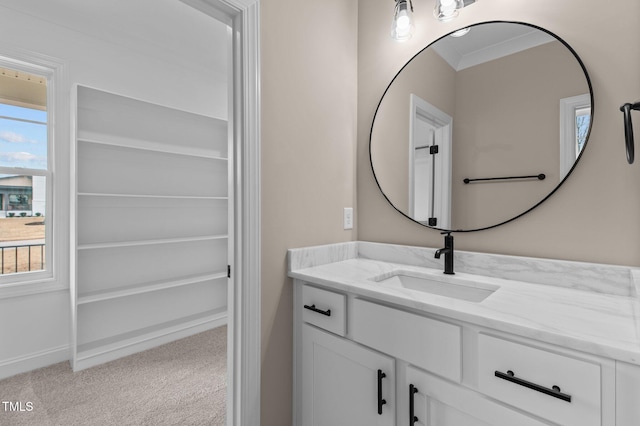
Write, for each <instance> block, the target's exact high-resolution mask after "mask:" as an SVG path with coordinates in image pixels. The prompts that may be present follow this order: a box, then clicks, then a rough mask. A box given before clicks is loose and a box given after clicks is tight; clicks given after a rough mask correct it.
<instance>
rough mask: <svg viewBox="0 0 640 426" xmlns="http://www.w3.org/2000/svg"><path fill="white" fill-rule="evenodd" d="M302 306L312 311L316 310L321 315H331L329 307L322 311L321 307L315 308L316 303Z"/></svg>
mask: <svg viewBox="0 0 640 426" xmlns="http://www.w3.org/2000/svg"><path fill="white" fill-rule="evenodd" d="M304 308H305V309H309V310H310V311H313V312H317V313H319V314H322V315H326V316H328V317H330V316H331V309H327V310H326V311H323V310H321V309H318V308H316V305H311V306H309V305H304Z"/></svg>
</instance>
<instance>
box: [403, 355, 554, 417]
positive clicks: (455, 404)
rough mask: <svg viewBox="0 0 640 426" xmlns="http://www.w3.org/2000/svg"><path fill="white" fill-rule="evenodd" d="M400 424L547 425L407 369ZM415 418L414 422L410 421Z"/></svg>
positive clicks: (419, 371)
mask: <svg viewBox="0 0 640 426" xmlns="http://www.w3.org/2000/svg"><path fill="white" fill-rule="evenodd" d="M404 379H405V380H404V381H403V382H404V383H405V384H406V388H405V389H398V392H406V394H405V396H404V397H403V398H398V399H399V400H400V399H401V400H402V401H403V403H402V405H403V407H401V408H400V410H401V411H400V416H399V419H400V420H399V421H400V423H401V424H407V425H411V426H515V425H517V426H544V425H547V423H542V422H540V421H538V420H536V419H533V418H531V417H529V416H527V415H525V414H522V413H520V412H517V411H514V410H510V409H508V408H506V407H505V406H503V405H501V404H497V403H495V402H493V401H491V400H489V399H487V398H484V397H482V396H481V395H480V394H478V393H476V392H474V391H472V390H470V389H466V388H463V387H461V386H458V385H455V384H453V383H451V382H449V381H447V380H443V379H441V378H439V377H436V376H434V375H432V374H429V373H427V372H425V371H422V370H419V369H417V368H415V367H411V366H409V367H407V368H406V377H405V378H404ZM411 416H413V421H412V420H411Z"/></svg>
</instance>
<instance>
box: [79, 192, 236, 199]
mask: <svg viewBox="0 0 640 426" xmlns="http://www.w3.org/2000/svg"><path fill="white" fill-rule="evenodd" d="M78 197H104V198H159V199H169V200H221V201H226V200H229V197H208V196H199V195H152V194H109V193H101V192H78Z"/></svg>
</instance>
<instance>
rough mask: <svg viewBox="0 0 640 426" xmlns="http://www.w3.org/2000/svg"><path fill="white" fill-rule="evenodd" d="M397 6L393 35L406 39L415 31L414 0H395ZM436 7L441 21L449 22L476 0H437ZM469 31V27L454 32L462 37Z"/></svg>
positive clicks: (399, 38)
mask: <svg viewBox="0 0 640 426" xmlns="http://www.w3.org/2000/svg"><path fill="white" fill-rule="evenodd" d="M394 1H395V3H396V7H395V10H394V13H393V23H392V25H391V37H392V38H393V39H395V40H397V41H405V40H409V39H410V38H411V34H412V33H413V17H412V15H413V3H412V0H394ZM435 2H436V7H435V9H434V10H433V15H434V16H435V17H436V18H437V19H438V20H439V21H440V22H448V21H451V20H452V19H453V18H455V17H456V16H458V11H459V10H460V9H462V8H463V7H465V6H469V5H470V4H472V3H475V2H476V0H435ZM468 32H469V28H463V29H461V30H459V31H456V32H455V33H454V34H452V35H453V36H454V37H461V36H463V35H465V34H466V33H468Z"/></svg>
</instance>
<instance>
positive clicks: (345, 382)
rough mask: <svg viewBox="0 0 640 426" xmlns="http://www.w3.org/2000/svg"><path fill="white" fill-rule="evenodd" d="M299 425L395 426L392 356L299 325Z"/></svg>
mask: <svg viewBox="0 0 640 426" xmlns="http://www.w3.org/2000/svg"><path fill="white" fill-rule="evenodd" d="M302 383H303V384H302V418H301V422H299V423H301V425H302V426H350V425H367V426H391V425H395V415H396V414H395V413H396V407H395V405H396V403H395V401H396V399H395V386H396V385H395V361H394V359H393V358H390V357H388V356H385V355H383V354H380V353H378V352H375V351H372V350H370V349H367V348H365V347H363V346H360V345H358V344H356V343H353V342H351V341H348V340H344V339H341V338H339V337H337V336H334V335H332V334H330V333H326V332H324V331H321V330H318V329H316V328H315V327H312V326H310V325H307V324H304V325H303V326H302Z"/></svg>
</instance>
